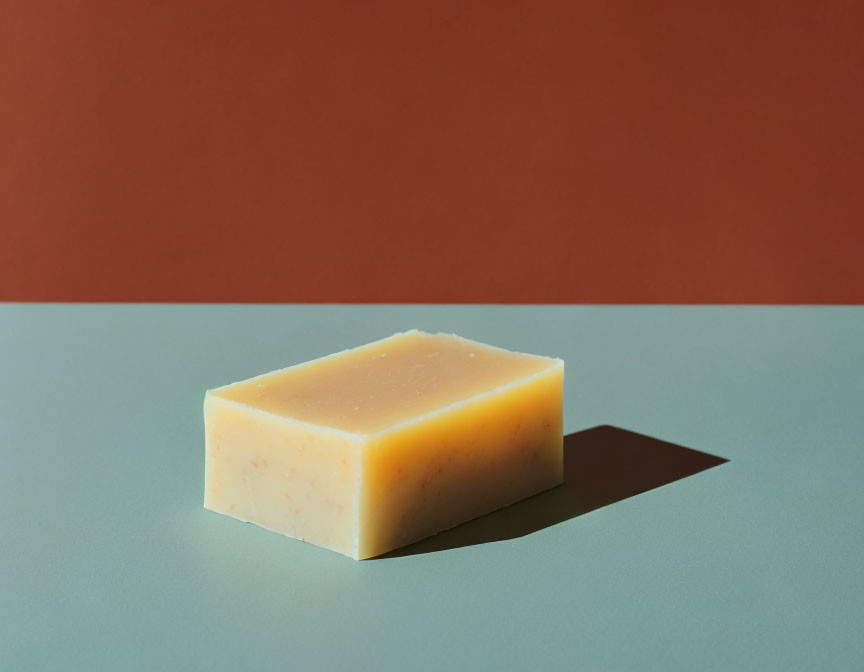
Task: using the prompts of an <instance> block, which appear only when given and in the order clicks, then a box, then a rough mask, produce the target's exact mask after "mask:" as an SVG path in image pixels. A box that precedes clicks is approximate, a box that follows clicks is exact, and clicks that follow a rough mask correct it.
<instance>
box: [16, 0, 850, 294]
mask: <svg viewBox="0 0 864 672" xmlns="http://www.w3.org/2000/svg"><path fill="white" fill-rule="evenodd" d="M862 31H864V3H862V2H856V1H855V0H820V1H819V2H815V1H814V0H785V2H782V3H780V2H776V1H775V2H771V1H765V0H757V1H754V0H723V1H722V2H718V1H717V0H689V1H688V2H645V1H644V0H616V1H615V2H598V1H597V0H540V1H537V0H473V1H472V2H464V1H462V0H410V1H409V2H406V1H405V0H370V1H368V2H346V1H345V0H254V2H243V3H239V2H238V1H237V0H149V1H146V2H145V1H143V0H142V1H138V2H128V1H127V2H121V1H118V0H86V1H83V0H78V1H72V0H65V1H62V2H61V1H54V2H44V1H43V2H40V1H34V0H3V2H0V157H2V159H0V300H5V301H45V300H47V301H169V302H170V301H200V302H208V301H236V302H298V303H302V302H322V301H326V302H334V301H338V302H344V303H355V302H365V303H378V302H385V303H392V302H417V303H430V302H437V303H598V304H599V303H680V304H684V303H864V272H862V264H861V254H860V252H861V249H862V248H864V227H862V226H861V223H862V222H864V198H862V197H861V176H862V175H864V78H862V74H864V39H862V37H861V36H862Z"/></svg>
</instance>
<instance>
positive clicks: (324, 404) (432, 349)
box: [210, 331, 563, 434]
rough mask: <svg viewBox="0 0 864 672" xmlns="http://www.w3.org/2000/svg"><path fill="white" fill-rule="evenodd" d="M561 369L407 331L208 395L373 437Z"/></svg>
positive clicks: (518, 355)
mask: <svg viewBox="0 0 864 672" xmlns="http://www.w3.org/2000/svg"><path fill="white" fill-rule="evenodd" d="M560 366H563V362H562V361H561V360H558V359H552V358H549V357H540V356H537V355H527V354H522V353H517V352H510V351H508V350H502V349H501V348H495V347H492V346H489V345H484V344H482V343H477V342H475V341H470V340H468V339H464V338H460V337H459V336H454V335H451V334H429V333H426V332H422V331H408V332H405V333H400V334H395V335H394V336H390V337H389V338H385V339H382V340H380V341H375V342H374V343H370V344H368V345H363V346H360V347H358V348H354V349H353V350H346V351H344V352H340V353H337V354H335V355H329V356H327V357H322V358H321V359H316V360H312V361H311V362H306V363H304V364H298V365H296V366H292V367H289V368H287V369H282V370H279V371H274V372H272V373H267V374H264V375H263V376H257V377H255V378H250V379H249V380H245V381H242V382H239V383H234V384H232V385H227V386H225V387H221V388H217V389H215V390H212V391H211V392H210V393H211V394H214V395H216V396H218V397H220V398H222V399H226V400H228V401H233V402H236V403H240V404H244V405H247V406H250V407H253V408H257V409H259V410H262V411H266V412H268V413H272V414H275V415H279V416H282V417H285V418H291V419H294V420H299V421H301V422H306V423H310V424H314V425H320V426H325V427H331V428H334V429H339V430H342V431H345V432H351V433H355V434H374V433H377V432H381V431H383V430H386V429H388V428H390V427H394V426H396V425H400V424H402V423H405V422H409V421H411V420H414V419H416V418H419V417H422V416H424V415H426V414H428V413H432V412H434V411H437V410H440V409H442V408H446V407H449V406H452V405H453V404H457V403H459V402H462V401H465V400H467V399H470V398H472V397H476V396H478V395H482V394H484V393H487V392H491V391H493V390H496V389H497V388H500V387H502V386H505V385H508V384H510V383H515V382H518V381H520V380H524V379H525V378H529V377H531V376H534V375H537V374H539V373H542V372H544V371H547V370H549V369H551V368H558V367H560Z"/></svg>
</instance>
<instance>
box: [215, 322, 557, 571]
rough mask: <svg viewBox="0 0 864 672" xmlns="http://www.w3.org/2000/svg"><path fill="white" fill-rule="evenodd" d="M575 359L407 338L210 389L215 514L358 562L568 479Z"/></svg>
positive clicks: (447, 339) (451, 339) (452, 339)
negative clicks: (565, 388)
mask: <svg viewBox="0 0 864 672" xmlns="http://www.w3.org/2000/svg"><path fill="white" fill-rule="evenodd" d="M563 372H564V369H563V362H561V361H560V360H555V359H550V358H546V357H537V356H534V355H523V354H520V353H514V352H509V351H506V350H501V349H499V348H493V347H491V346H486V345H483V344H480V343H476V342H473V341H469V340H466V339H461V338H459V337H456V336H451V335H445V334H436V335H432V334H426V333H423V332H417V331H413V332H407V333H404V334H397V335H395V336H392V337H390V338H386V339H383V340H381V341H377V342H375V343H371V344H369V345H366V346H362V347H359V348H355V349H353V350H348V351H345V352H343V353H338V354H336V355H331V356H329V357H325V358H322V359H319V360H314V361H312V362H307V363H305V364H301V365H298V366H294V367H290V368H288V369H283V370H281V371H275V372H273V373H269V374H266V375H264V376H259V377H257V378H252V379H250V380H247V381H243V382H240V383H235V384H233V385H228V386H226V387H222V388H218V389H216V390H211V391H209V392H208V394H207V397H206V400H205V405H204V412H205V424H206V436H207V439H206V441H207V448H206V470H205V490H206V492H205V506H206V507H207V508H209V509H212V510H215V511H219V512H221V513H226V514H228V515H230V516H233V517H235V518H239V519H241V520H246V521H249V522H254V523H256V524H259V525H261V526H263V527H266V528H268V529H271V530H275V531H278V532H281V533H283V534H287V535H289V536H292V537H295V538H299V539H305V540H307V541H310V542H312V543H315V544H317V545H320V546H324V547H327V548H331V549H334V550H337V551H340V552H342V553H345V554H346V555H349V556H351V557H354V558H366V557H372V556H375V555H379V554H381V553H384V552H386V551H389V550H392V549H393V548H397V547H399V546H402V545H404V544H407V543H411V542H413V541H417V540H419V539H422V538H424V537H426V536H428V535H430V534H434V533H436V532H439V531H441V530H444V529H447V528H449V527H453V526H455V525H458V524H459V523H461V522H464V521H466V520H470V519H471V518H474V517H477V516H479V515H483V514H484V513H487V512H489V511H492V510H495V509H497V508H501V507H503V506H506V505H508V504H511V503H513V502H514V501H517V500H519V499H521V498H523V497H527V496H529V495H532V494H535V493H537V492H540V491H542V490H545V489H547V488H549V487H553V486H554V485H557V484H558V483H560V482H561V480H562V417H561V408H562V404H561V393H562V384H563Z"/></svg>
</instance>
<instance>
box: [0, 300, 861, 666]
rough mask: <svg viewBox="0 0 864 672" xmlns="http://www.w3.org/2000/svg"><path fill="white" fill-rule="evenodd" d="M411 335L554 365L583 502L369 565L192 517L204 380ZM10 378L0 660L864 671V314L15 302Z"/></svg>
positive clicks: (9, 320) (0, 432) (1, 510)
mask: <svg viewBox="0 0 864 672" xmlns="http://www.w3.org/2000/svg"><path fill="white" fill-rule="evenodd" d="M250 322H254V323H255V325H256V328H255V329H250V328H248V326H247V325H248V324H249V323H250ZM411 327H416V328H420V329H427V330H436V331H437V330H441V331H452V332H456V333H460V334H464V335H465V336H466V337H469V338H474V339H477V340H480V341H486V342H490V343H494V344H496V345H500V346H502V347H508V348H512V349H516V350H521V351H525V352H540V353H547V354H549V355H557V356H560V357H562V358H563V359H564V360H565V361H566V363H567V376H566V382H565V433H567V434H570V435H571V436H570V437H568V439H567V443H568V451H570V453H572V454H568V459H570V468H569V471H568V475H567V478H568V484H569V485H570V486H572V488H571V489H572V490H574V491H576V492H583V493H584V496H585V497H588V498H589V499H590V501H587V500H586V501H583V502H582V503H579V502H575V503H574V500H572V499H569V500H568V499H566V498H562V497H561V495H562V494H565V495H566V494H568V493H570V492H571V491H570V490H567V488H562V489H559V491H558V495H556V496H557V497H558V499H556V498H555V496H553V497H552V498H551V499H550V498H547V499H545V500H543V499H539V498H535V501H533V502H531V500H529V502H530V503H529V504H528V505H527V506H526V507H523V508H521V509H519V510H514V511H511V512H507V511H505V512H502V513H501V514H495V516H497V517H493V518H490V520H494V521H496V522H495V525H496V527H495V529H491V528H489V527H488V526H487V527H486V528H483V525H485V524H486V522H483V521H478V525H475V527H474V528H473V529H475V531H476V530H478V529H479V530H480V532H482V533H478V534H475V535H474V537H473V539H474V541H472V540H471V539H472V536H471V535H472V534H473V533H471V529H472V528H467V527H466V529H465V530H460V529H459V528H457V530H454V531H453V533H447V534H451V537H450V538H449V539H448V538H445V537H443V536H440V535H439V537H436V538H433V541H434V543H432V544H428V545H427V546H425V547H422V546H419V545H418V548H416V549H413V550H412V551H410V552H406V553H403V554H396V555H391V556H389V557H385V558H383V559H377V560H371V561H365V562H359V563H358V562H354V561H351V560H349V559H347V558H344V557H342V556H339V555H337V554H335V553H332V552H330V551H326V550H323V549H319V548H316V547H314V546H311V545H308V544H303V543H300V542H296V541H292V540H289V539H286V538H284V537H281V536H279V535H276V534H273V533H269V532H267V531H265V530H262V529H259V528H256V527H254V526H252V525H244V524H241V523H238V522H237V521H234V520H231V519H229V518H226V517H224V516H219V515H216V514H213V513H211V512H208V511H205V510H204V509H203V508H202V507H201V494H202V479H203V459H204V446H203V434H202V418H201V402H202V398H203V393H204V390H205V389H208V388H212V387H216V386H218V385H220V384H222V383H224V382H225V381H228V380H240V379H243V378H246V377H249V376H251V375H255V374H256V373H259V372H261V371H267V370H271V369H275V368H278V367H282V366H286V365H288V364H291V363H296V362H301V361H305V360H308V359H311V358H313V357H317V356H321V355H325V354H327V353H330V352H335V351H337V350H340V349H343V348H346V347H349V346H352V345H355V344H357V343H363V342H367V341H371V340H374V339H376V338H380V337H382V336H386V335H388V334H391V333H393V332H395V331H400V330H404V329H406V328H411ZM0 380H2V388H0V440H2V444H0V451H2V454H0V457H2V467H0V539H2V543H0V567H2V572H0V661H2V662H0V669H3V670H6V669H10V670H19V669H21V670H64V671H68V670H120V669H122V670H142V671H144V670H146V671H151V670H158V669H177V670H181V669H190V670H199V669H201V670H205V669H206V670H208V671H210V672H216V671H221V670H225V671H229V670H230V671H231V672H234V671H235V670H236V669H238V666H240V668H241V669H256V670H285V669H298V670H306V669H309V670H313V669H314V670H331V669H347V668H352V669H362V670H403V669H411V670H441V669H496V670H511V669H512V670H522V669H588V670H646V669H652V670H654V669H656V670H694V669H699V670H760V671H763V670H784V671H787V670H814V669H830V670H857V669H861V668H862V667H864V638H862V637H861V633H862V626H864V617H862V615H864V563H862V561H861V558H862V554H864V535H862V529H864V488H862V476H864V449H862V436H864V412H862V409H864V309H862V308H830V307H825V308H796V307H786V308H766V307H751V308H737V307H714V308H694V307H678V308H668V307H637V308H634V307H600V308H598V307H543V306H539V307H504V306H498V307H488V306H479V307H470V306H460V307H452V306H439V307H429V306H375V307H370V306H354V307H345V306H155V305H139V306H116V305H113V306H112V305H103V306H89V305H79V306H70V305H2V306H0ZM602 424H609V425H614V426H616V427H619V428H624V429H627V430H632V431H635V432H640V433H642V434H646V435H649V436H653V437H657V438H658V439H662V440H663V441H668V442H672V443H675V444H678V445H679V446H685V447H687V448H690V449H694V450H698V451H704V452H706V453H710V454H713V455H716V456H720V457H722V458H725V459H727V460H728V462H725V463H723V464H717V465H716V466H711V465H710V464H709V463H710V458H708V457H707V456H704V455H700V454H699V453H695V452H693V451H692V450H684V449H682V448H676V447H674V446H672V447H670V446H669V445H668V444H662V443H661V442H659V441H656V442H651V441H649V440H647V439H638V437H635V435H629V434H626V433H624V432H620V430H612V429H609V428H606V429H600V430H592V431H589V432H584V431H581V430H584V429H586V428H590V427H594V426H596V425H602ZM576 432H578V433H576ZM616 432H617V434H616ZM574 433H576V434H574ZM625 435H626V436H629V437H630V438H631V439H632V440H631V441H630V443H629V444H627V445H626V446H625V445H624V444H625V443H626V442H624V443H622V442H618V443H617V444H616V443H615V441H614V440H613V439H615V437H616V436H619V438H620V437H621V436H625ZM604 437H605V438H604ZM616 446H617V447H616ZM609 456H611V457H612V458H614V459H613V461H614V462H615V463H616V464H612V465H611V466H612V467H614V468H618V467H617V463H620V465H621V469H620V472H619V474H618V476H615V469H610V468H609V467H610V465H609V464H608V463H607V468H606V470H605V472H604V471H602V470H600V469H599V467H598V465H599V464H600V463H601V462H602V461H603V460H604V459H605V458H606V457H609ZM571 458H572V459H571ZM687 460H689V461H691V462H693V463H694V465H688V464H685V462H687ZM718 461H719V460H715V461H714V462H715V463H716V462H718ZM666 462H669V464H667V465H666V466H664V463H666ZM673 462H674V464H672V463H673ZM696 463H699V464H698V465H697V464H696ZM676 465H677V466H676ZM700 465H701V466H700ZM705 466H711V468H707V469H704V467H705ZM667 467H669V468H668V469H667ZM697 467H698V468H702V469H704V470H703V471H698V468H697ZM676 469H678V472H676V471H675V470H676ZM652 470H654V471H657V470H666V471H665V472H664V473H665V476H663V477H662V478H659V480H657V479H655V480H654V481H652V480H651V478H652V473H651V472H652ZM695 471H698V473H693V474H692V475H689V476H687V475H686V474H687V473H688V472H695ZM591 474H596V475H597V478H592V479H590V480H588V477H589V476H590V475H591ZM604 474H605V475H604ZM600 475H603V478H600ZM655 475H656V474H655ZM643 476H644V477H645V478H643ZM681 476H684V477H683V478H682V477H681ZM579 478H583V479H584V480H583V481H582V482H581V483H579V481H578V479H579ZM676 478H677V480H675V479H676ZM604 479H605V480H606V481H608V482H606V483H605V485H604ZM646 479H647V480H646ZM649 481H650V482H649ZM663 481H672V482H668V483H667V484H666V485H663V486H662V487H659V488H656V489H648V488H649V487H653V486H654V485H662V483H663ZM601 486H602V487H601ZM601 490H602V492H601ZM643 490H647V491H643ZM637 493H641V494H637ZM632 494H635V495H636V496H632V497H628V495H632ZM540 497H541V498H542V497H543V495H541V496H540ZM544 502H545V503H544ZM604 504H605V505H604ZM541 505H542V506H543V507H545V508H544V511H543V512H542V513H543V515H544V516H546V518H545V519H544V520H545V522H544V523H542V524H538V523H537V521H536V520H533V519H531V516H532V515H533V514H531V511H532V509H531V507H532V506H533V507H535V508H537V507H539V506H541ZM555 507H558V508H555ZM589 511H590V512H589ZM580 512H581V513H583V515H577V514H579V513H580ZM487 522H488V521H487ZM480 528H483V529H480ZM466 530H467V531H466ZM484 535H485V536H484ZM495 539H503V540H502V541H494V540H495ZM484 540H485V541H489V542H490V543H476V542H477V541H484Z"/></svg>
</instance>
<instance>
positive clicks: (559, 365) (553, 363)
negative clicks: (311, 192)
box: [204, 329, 564, 439]
mask: <svg viewBox="0 0 864 672" xmlns="http://www.w3.org/2000/svg"><path fill="white" fill-rule="evenodd" d="M416 333H425V334H427V335H429V336H433V335H438V336H452V337H453V338H457V339H459V340H461V341H465V342H466V343H473V344H475V345H477V346H478V347H482V348H491V349H493V350H499V351H501V352H506V353H508V354H511V355H513V354H515V355H522V356H525V357H535V358H537V359H544V360H547V361H548V362H550V365H549V367H548V368H545V369H542V370H540V371H537V372H536V373H532V374H531V375H529V376H524V377H522V378H517V379H515V380H512V381H510V382H509V383H507V384H506V385H499V386H497V387H493V388H492V389H491V390H486V391H485V392H481V393H480V394H475V395H472V396H470V397H466V398H465V399H460V400H459V401H454V402H453V403H452V404H447V405H446V406H442V407H440V408H436V409H434V410H432V411H429V412H427V413H423V414H421V415H417V416H414V417H413V418H408V419H407V420H403V421H402V422H399V423H396V424H395V425H390V426H389V427H385V428H384V429H380V430H378V431H377V432H372V433H370V434H362V433H360V432H349V431H347V430H344V429H339V428H337V427H331V426H330V425H317V424H315V423H312V422H306V421H305V420H298V419H296V418H292V417H291V416H287V415H279V414H277V413H272V412H270V411H265V410H263V409H260V408H257V407H255V406H250V405H249V404H244V403H243V402H240V401H234V400H233V399H226V398H225V397H222V396H220V395H219V392H220V391H221V390H224V389H226V388H229V387H232V386H234V385H239V384H240V383H248V382H250V381H253V380H257V379H259V378H264V377H266V376H271V375H273V374H276V373H282V372H283V371H289V370H291V369H299V368H301V367H304V366H308V365H310V364H314V363H316V362H321V361H324V360H326V359H332V358H334V357H339V356H340V355H344V354H345V353H348V352H357V351H358V350H365V349H366V348H371V347H372V346H377V345H380V344H381V343H384V342H385V341H389V340H391V339H393V338H396V337H397V336H404V335H406V334H416ZM563 368H564V360H563V359H559V358H557V357H545V356H543V355H533V354H530V353H526V352H517V351H515V350H507V349H506V348H499V347H498V346H495V345H489V344H488V343H481V342H480V341H474V340H471V339H470V338H465V337H463V336H458V335H457V334H446V333H444V332H440V331H439V332H438V333H437V334H430V333H429V332H421V330H419V329H409V330H408V331H400V332H397V333H395V334H393V335H392V336H387V337H386V338H381V339H378V340H377V341H372V342H371V343H366V344H364V345H358V346H357V347H355V348H346V349H345V350H340V351H339V352H334V353H332V354H330V355H324V356H323V357H318V358H316V359H310V360H309V361H306V362H301V363H299V364H292V365H291V366H286V367H284V368H281V369H274V370H273V371H268V372H266V373H262V374H260V375H257V376H253V377H252V378H244V379H243V380H238V381H235V382H233V383H228V384H227V385H221V386H219V387H215V388H213V389H211V390H207V392H206V393H205V395H204V401H205V403H206V401H207V399H208V398H209V397H210V396H211V395H212V396H213V397H214V398H215V399H218V400H219V401H223V402H225V403H227V404H232V405H234V406H237V407H240V408H243V409H247V410H250V411H253V412H254V413H256V414H259V415H262V416H266V417H269V418H277V419H279V420H282V421H283V422H285V423H287V424H291V425H295V426H300V427H304V428H306V429H314V430H324V431H328V432H333V433H336V434H339V435H340V436H349V437H354V438H358V439H370V438H374V437H379V436H382V435H384V434H387V433H388V432H392V431H394V430H397V429H402V428H404V427H408V426H410V425H413V424H415V423H418V422H422V421H423V420H426V419H428V418H433V417H436V416H438V415H442V414H444V413H447V412H449V411H452V410H455V409H457V408H462V407H463V406H467V405H468V404H471V403H473V402H475V401H479V400H481V399H485V398H487V397H490V396H492V395H494V394H500V393H502V392H506V391H508V390H510V389H512V388H515V387H518V386H520V385H523V384H525V383H527V382H530V381H532V380H535V379H537V378H540V377H541V376H545V375H547V374H549V373H552V372H553V371H558V370H559V369H563Z"/></svg>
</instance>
